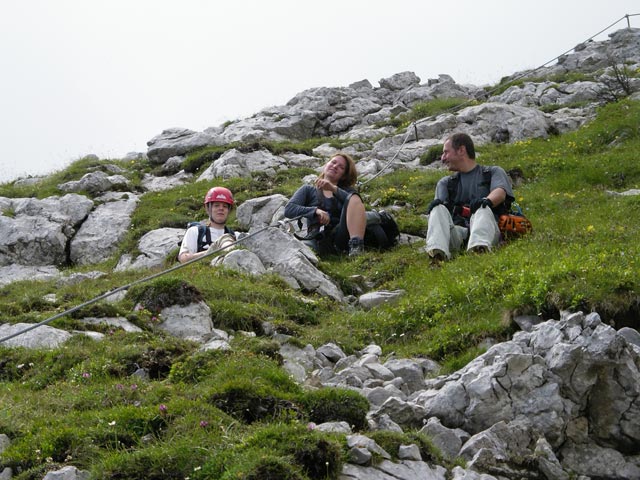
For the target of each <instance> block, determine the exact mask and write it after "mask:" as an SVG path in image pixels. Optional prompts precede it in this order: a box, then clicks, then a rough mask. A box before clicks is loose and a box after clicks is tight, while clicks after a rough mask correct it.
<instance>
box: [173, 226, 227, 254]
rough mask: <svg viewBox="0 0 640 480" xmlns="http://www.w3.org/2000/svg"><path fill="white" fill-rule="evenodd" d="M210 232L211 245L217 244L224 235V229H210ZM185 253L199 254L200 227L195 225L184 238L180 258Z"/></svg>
mask: <svg viewBox="0 0 640 480" xmlns="http://www.w3.org/2000/svg"><path fill="white" fill-rule="evenodd" d="M209 232H211V243H213V242H215V241H216V240H217V239H219V238H220V237H221V236H222V235H224V228H213V227H209ZM183 253H198V226H197V225H194V226H193V227H189V228H188V229H187V231H186V233H185V234H184V238H183V239H182V244H181V245H180V252H179V253H178V256H180V255H182V254H183Z"/></svg>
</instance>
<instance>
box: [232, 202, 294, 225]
mask: <svg viewBox="0 0 640 480" xmlns="http://www.w3.org/2000/svg"><path fill="white" fill-rule="evenodd" d="M287 201H288V199H287V197H285V196H284V195H280V194H275V195H269V196H266V197H257V198H252V199H249V200H247V201H246V202H243V203H242V205H240V206H239V207H238V210H237V211H236V220H237V221H238V224H239V225H240V227H241V228H244V229H247V230H248V229H249V228H254V229H255V228H259V227H264V226H266V225H272V224H274V223H275V222H277V221H279V220H281V219H283V218H284V207H285V205H286V204H287Z"/></svg>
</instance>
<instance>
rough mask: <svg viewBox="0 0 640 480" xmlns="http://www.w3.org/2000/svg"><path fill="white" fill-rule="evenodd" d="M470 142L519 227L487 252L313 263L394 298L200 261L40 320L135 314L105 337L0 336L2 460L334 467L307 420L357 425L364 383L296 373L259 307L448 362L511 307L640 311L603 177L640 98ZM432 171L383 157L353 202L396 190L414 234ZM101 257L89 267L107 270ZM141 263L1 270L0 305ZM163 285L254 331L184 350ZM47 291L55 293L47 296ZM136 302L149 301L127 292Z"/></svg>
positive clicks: (150, 211)
mask: <svg viewBox="0 0 640 480" xmlns="http://www.w3.org/2000/svg"><path fill="white" fill-rule="evenodd" d="M312 143H313V142H312ZM269 147H270V148H278V147H279V146H278V145H269ZM280 148H282V146H280ZM288 148H296V147H295V146H291V145H289V146H288ZM297 148H300V149H302V148H303V146H297ZM478 152H479V156H478V161H479V163H483V164H498V165H501V166H502V167H504V168H505V169H506V170H510V169H513V168H519V169H521V170H522V172H523V176H524V180H523V182H522V184H520V185H518V186H517V187H516V189H515V193H516V197H517V201H518V202H519V203H520V205H521V206H522V207H523V209H524V211H525V213H526V215H527V216H528V217H529V219H530V220H531V221H532V223H533V225H534V232H533V233H532V234H531V235H530V236H528V237H526V238H522V239H520V240H517V241H512V242H510V243H508V244H506V245H504V246H503V247H502V248H500V249H499V250H497V251H495V252H494V253H491V254H486V255H470V254H466V253H463V254H460V255H458V256H456V257H455V258H454V259H453V260H452V261H450V262H447V263H445V264H443V265H442V266H441V267H440V268H433V267H432V266H431V265H430V263H429V261H428V259H427V257H426V254H425V253H424V252H423V246H424V243H423V242H420V243H416V244H413V245H408V246H401V247H397V248H396V249H394V250H393V251H390V252H385V253H380V252H367V253H366V254H365V255H363V256H361V257H357V258H355V259H347V258H345V257H333V258H326V259H323V261H322V262H321V265H320V268H321V269H322V270H323V271H325V272H326V273H328V274H329V275H331V276H332V277H334V278H335V279H337V280H338V282H339V283H340V285H341V286H342V288H343V290H344V291H345V292H346V293H350V292H353V293H357V292H358V284H359V282H360V280H357V279H355V278H354V275H361V276H362V277H364V279H365V281H368V282H371V283H372V284H374V289H390V290H392V289H404V290H405V291H406V294H405V295H404V297H402V299H401V300H400V301H399V302H398V303H396V304H393V305H386V306H383V307H379V308H377V309H374V310H372V311H363V310H361V309H359V308H357V307H347V306H343V305H337V304H335V303H333V302H331V301H330V300H327V299H323V298H317V297H309V296H305V295H304V294H303V293H301V292H297V291H294V290H291V289H290V288H288V287H287V286H286V285H285V284H284V282H282V281H281V280H280V279H279V278H277V277H275V276H265V277H262V278H251V277H248V276H245V275H242V274H240V273H237V272H234V271H228V270H222V269H212V268H211V267H209V266H208V265H207V264H206V263H205V262H200V263H196V264H193V265H190V266H188V267H186V268H184V269H181V270H178V271H176V272H174V273H172V274H171V275H170V276H169V277H164V278H161V279H159V280H156V281H154V282H151V283H150V284H148V285H143V286H140V287H138V288H135V289H132V291H130V292H129V294H128V296H127V298H126V299H125V300H123V301H122V302H120V303H117V304H97V305H93V306H90V307H87V308H86V309H84V310H83V311H80V312H76V313H75V314H74V315H73V316H72V318H69V317H67V318H63V319H60V320H58V321H56V322H54V324H53V326H57V327H60V328H66V329H77V330H83V329H86V328H87V327H85V326H84V325H83V324H81V323H79V322H78V320H77V319H78V318H82V317H83V316H105V315H109V316H111V315H116V314H118V315H121V316H126V317H128V318H129V319H130V320H131V321H133V322H134V323H136V324H137V325H139V326H141V327H142V328H143V329H144V330H145V331H144V333H140V334H133V333H125V332H122V331H110V330H109V331H105V333H107V334H108V335H107V337H106V339H105V340H104V341H102V342H99V343H97V342H94V341H91V340H89V339H87V338H82V337H76V338H74V339H72V340H71V341H69V342H67V344H66V345H65V346H64V347H62V348H59V349H56V350H53V351H49V352H34V351H29V350H22V349H7V348H3V347H1V346H0V433H5V434H7V435H8V436H9V437H10V438H11V439H12V444H11V446H10V448H9V449H8V450H7V451H6V452H5V454H4V455H3V456H2V457H0V465H4V466H11V467H12V468H13V469H14V475H15V478H17V479H21V480H25V479H40V478H42V476H43V472H45V471H46V470H48V469H51V468H54V467H59V466H60V465H61V464H73V465H77V466H79V467H81V468H85V469H89V470H91V472H92V475H93V477H94V478H127V479H136V478H140V479H142V478H145V479H155V478H158V479H160V478H162V479H167V478H175V479H178V478H179V479H183V478H187V477H188V478H191V479H204V478H223V479H231V478H245V479H253V478H255V479H257V478H262V479H264V478H291V479H294V478H300V479H303V478H336V472H338V471H339V466H340V463H341V461H342V456H343V454H344V451H343V450H344V442H343V441H342V439H341V438H340V436H338V435H326V434H322V435H321V434H319V433H318V432H315V431H313V430H312V429H309V428H307V424H308V422H316V423H318V422H321V421H325V420H327V419H340V420H343V419H344V420H346V421H348V422H349V423H350V424H352V425H356V426H360V427H363V425H364V423H363V415H364V412H365V411H366V409H367V406H366V401H365V402H364V404H363V402H362V399H361V398H359V397H357V396H356V395H355V394H352V392H347V391H340V390H337V391H333V392H331V393H325V392H322V391H320V392H309V391H305V390H303V389H302V388H301V387H300V386H298V385H296V384H295V383H294V382H293V381H292V380H291V379H290V378H289V377H288V376H287V375H286V373H285V372H284V370H283V369H282V368H281V366H280V362H281V359H280V357H279V355H278V345H277V344H276V343H275V342H274V341H273V340H271V339H269V338H267V337H265V336H262V333H263V332H262V322H264V321H269V322H271V323H272V324H273V325H275V326H276V328H277V329H278V331H280V332H282V333H287V334H290V335H293V336H294V340H293V341H295V342H297V343H299V344H300V345H305V344H307V343H311V344H313V345H314V346H319V345H321V344H324V343H326V342H335V343H337V344H339V345H340V346H341V347H342V348H343V349H344V350H345V351H346V352H352V351H354V350H357V349H360V348H362V347H364V346H366V345H367V344H369V343H376V344H378V345H381V346H382V348H383V352H384V355H390V354H391V353H395V355H396V356H398V357H409V356H426V357H429V358H432V359H434V360H437V361H439V362H441V363H442V364H443V366H444V371H453V370H455V369H457V368H460V367H461V366H463V365H464V364H465V363H466V362H468V361H469V360H471V359H473V358H474V357H475V356H477V355H478V354H480V353H482V351H483V347H482V345H485V344H486V342H485V341H486V340H487V339H491V340H492V341H502V340H505V339H508V338H509V336H510V335H511V334H512V333H513V332H514V331H515V329H516V327H515V326H514V323H513V321H512V319H513V316H514V315H517V314H529V315H541V316H543V317H544V318H552V317H554V318H557V315H558V312H559V311H560V310H583V311H592V310H594V311H597V312H598V313H600V315H601V316H602V317H603V319H604V321H606V322H608V323H611V324H612V325H615V326H616V327H622V326H633V327H635V328H637V327H638V322H639V321H640V320H639V319H640V314H639V313H640V312H639V310H640V297H639V295H638V287H639V274H638V259H639V258H640V252H639V250H640V246H639V242H638V237H639V234H640V226H639V222H638V219H639V218H640V215H639V214H638V208H639V207H640V196H614V195H611V194H609V193H607V191H617V192H620V191H625V190H628V189H632V188H636V189H637V188H640V162H639V161H638V152H640V103H639V102H631V101H622V102H619V103H615V104H609V105H607V106H605V107H603V108H602V109H601V110H600V111H599V113H598V117H597V119H596V120H595V121H593V122H591V123H590V124H589V125H587V126H585V127H583V128H582V129H581V130H579V131H577V132H574V133H571V134H567V135H562V136H558V137H552V138H550V139H548V140H531V141H526V142H518V143H516V144H511V145H489V146H485V147H481V148H479V149H478ZM205 155H209V157H205V160H206V159H207V158H209V160H207V161H208V162H210V161H211V152H200V153H196V154H194V155H193V157H192V159H191V162H192V164H193V165H196V167H194V169H197V168H200V169H202V168H205V167H206V166H207V164H208V163H207V161H204V160H202V161H200V160H201V158H202V156H205ZM89 163H91V162H88V161H84V160H83V161H80V162H77V163H76V164H74V165H72V166H71V167H69V169H67V170H65V171H64V172H59V173H57V174H56V175H54V176H52V177H51V178H50V179H49V180H47V181H46V182H45V184H44V185H40V186H39V187H38V188H37V190H36V189H34V188H33V187H22V188H20V189H18V188H16V187H13V186H11V185H3V186H0V196H12V197H14V196H30V195H33V196H39V197H43V196H47V195H52V194H59V192H58V191H57V190H56V189H55V185H56V184H57V183H60V182H61V181H63V179H64V180H71V179H77V178H79V177H80V176H81V175H82V174H83V173H84V172H85V171H86V168H88V167H89V166H92V165H89ZM121 166H123V167H125V168H127V169H128V170H129V171H130V173H129V176H130V177H131V178H132V179H133V180H134V181H136V179H137V181H139V179H140V177H141V174H142V172H144V171H148V170H149V169H150V167H149V165H146V164H144V163H137V162H134V163H133V164H124V163H122V162H121ZM307 173H309V171H306V170H291V171H288V172H283V173H281V174H280V175H279V176H278V177H277V178H275V179H271V180H268V181H267V179H265V178H253V179H234V180H232V181H229V182H227V183H225V185H226V186H228V187H229V188H231V189H232V190H233V191H234V192H235V193H236V195H237V198H238V200H239V201H240V202H242V201H244V200H246V199H247V198H250V197H256V196H260V195H267V194H271V193H283V194H285V195H291V194H292V193H293V191H294V190H295V188H297V187H298V186H299V183H300V179H301V178H302V176H304V175H305V174H307ZM445 174H446V173H445V172H436V171H425V172H416V171H414V172H409V171H399V172H396V173H393V174H389V175H386V176H382V177H380V178H378V179H377V180H375V181H374V182H372V183H370V184H368V185H367V186H366V189H365V190H364V191H363V194H364V197H365V200H366V201H367V202H369V203H373V202H374V201H377V200H380V201H381V204H382V205H392V204H395V205H397V206H399V207H400V209H399V210H398V213H397V218H398V221H399V224H400V227H401V230H402V231H403V232H406V233H412V234H414V235H424V231H425V229H426V219H425V217H424V215H423V214H424V212H425V209H426V205H427V204H428V203H429V201H430V200H431V198H432V197H433V191H434V187H435V184H436V182H437V180H438V179H439V178H440V177H441V176H442V175H445ZM205 190H206V186H205V185H204V184H195V183H194V184H191V185H187V186H184V187H180V188H176V189H174V190H171V191H168V192H162V193H153V194H147V195H145V196H144V197H142V199H141V202H140V206H139V208H138V210H137V212H136V213H135V215H134V219H133V227H132V229H131V232H130V237H129V238H128V240H127V241H126V242H125V245H124V246H123V251H130V250H132V249H134V248H135V244H136V241H137V239H138V238H140V236H141V235H143V234H144V233H145V232H147V231H149V230H152V229H155V228H159V227H162V226H180V227H181V226H183V225H184V224H185V222H186V221H187V220H190V219H193V218H201V217H202V209H201V197H202V195H203V194H204V191H205ZM4 213H5V214H11V212H4ZM116 260H117V259H113V260H111V261H110V262H106V263H105V264H104V265H98V266H97V267H96V266H94V267H91V269H92V270H93V269H96V268H98V269H102V270H105V271H109V268H111V267H113V266H114V265H115V262H116ZM171 262H173V260H172V259H171V260H168V263H167V264H168V265H169V264H172V263H171ZM88 269H89V268H88V267H83V268H74V269H73V271H80V270H88ZM141 276H142V275H141V273H140V272H138V273H131V272H129V273H116V274H110V275H109V276H108V278H104V279H98V280H94V281H86V282H83V283H82V284H79V285H73V286H63V287H59V286H57V285H56V284H55V282H19V283H14V284H11V285H9V286H7V287H5V288H3V289H2V290H0V319H2V321H4V322H11V323H15V322H36V321H40V320H43V319H45V318H47V317H49V316H51V315H53V314H55V313H57V312H59V311H62V310H64V309H67V308H70V307H73V306H75V305H77V304H79V303H82V302H84V301H86V300H88V299H90V298H92V297H93V296H96V295H98V294H101V293H104V292H106V291H108V290H110V289H113V288H115V287H117V286H120V285H123V284H126V283H129V282H131V281H133V280H135V279H137V278H140V277H141ZM177 287H182V288H181V289H180V290H181V291H183V292H184V291H186V292H192V293H193V294H196V295H197V294H200V295H202V297H203V298H204V299H205V301H206V302H207V303H208V304H209V306H210V307H211V309H212V312H213V321H214V325H215V326H216V327H217V328H223V329H227V330H243V331H254V332H256V333H257V334H258V335H257V337H255V338H251V337H248V336H244V335H236V337H235V339H234V341H233V342H232V346H233V351H231V352H209V353H198V352H197V345H195V344H192V343H189V342H184V341H181V340H176V339H173V338H170V337H166V336H164V335H162V334H161V333H159V332H158V331H157V330H156V328H155V324H156V323H157V309H158V308H159V304H158V303H157V302H156V301H154V299H158V298H160V294H161V293H162V292H166V291H169V290H175V289H177ZM194 292H195V293H194ZM50 293H55V294H56V295H57V300H56V301H55V302H48V301H45V300H43V296H45V295H47V294H50ZM139 301H142V302H143V303H144V306H145V309H144V310H141V311H140V310H139V311H134V306H135V304H136V303H138V302H139ZM138 367H143V368H147V369H148V370H149V371H150V372H151V376H152V379H151V381H148V382H146V381H141V380H136V378H137V377H135V376H131V374H132V373H133V372H134V371H135V370H136V369H137V368H138ZM255 405H259V406H260V407H261V408H259V409H254V406H255ZM321 406H325V407H326V408H321ZM376 435H377V440H378V441H379V442H380V443H381V444H383V445H392V444H396V443H398V444H399V443H407V442H408V441H409V442H412V443H418V444H419V445H421V446H422V448H423V458H425V459H428V458H434V456H437V452H433V451H432V450H431V447H430V444H429V441H428V439H426V438H424V437H422V436H420V435H418V434H417V433H412V432H409V433H406V434H405V435H398V434H390V433H386V434H381V433H377V434H376ZM388 451H397V449H395V450H394V449H391V448H390V449H389V450H388ZM0 470H1V468H0Z"/></svg>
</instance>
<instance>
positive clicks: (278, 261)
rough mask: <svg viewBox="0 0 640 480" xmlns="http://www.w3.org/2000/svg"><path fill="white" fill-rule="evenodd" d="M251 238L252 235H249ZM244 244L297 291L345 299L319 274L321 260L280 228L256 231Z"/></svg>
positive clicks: (334, 286)
mask: <svg viewBox="0 0 640 480" xmlns="http://www.w3.org/2000/svg"><path fill="white" fill-rule="evenodd" d="M249 233H250V234H251V232H249ZM243 244H244V245H245V246H246V247H247V248H248V249H249V250H251V251H252V252H253V253H255V254H256V255H257V256H258V257H259V258H260V260H261V261H262V263H263V265H264V266H265V267H267V269H268V270H270V271H273V272H276V273H278V274H279V275H280V276H282V277H283V278H284V280H285V281H287V283H289V285H291V286H292V287H293V288H301V289H303V290H306V291H309V292H316V293H319V294H320V295H324V296H328V297H330V298H333V299H334V300H337V301H344V295H343V293H342V291H341V290H340V289H339V288H338V286H337V285H336V284H335V283H334V282H333V280H332V279H331V278H329V277H328V276H327V275H325V274H324V273H322V272H321V271H320V270H318V269H317V268H316V267H315V265H317V263H318V259H317V257H316V256H315V254H314V253H313V252H312V251H311V249H309V247H307V246H306V245H305V244H304V243H302V242H301V241H299V240H297V239H296V238H295V237H293V236H292V235H289V234H288V233H285V232H283V231H282V230H280V229H279V228H275V227H268V228H265V229H263V230H261V231H256V233H255V235H253V236H251V237H248V238H247V240H245V241H244V242H243Z"/></svg>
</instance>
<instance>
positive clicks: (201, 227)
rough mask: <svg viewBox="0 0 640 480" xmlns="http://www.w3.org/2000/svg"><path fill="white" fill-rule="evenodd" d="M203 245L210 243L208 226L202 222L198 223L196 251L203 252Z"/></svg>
mask: <svg viewBox="0 0 640 480" xmlns="http://www.w3.org/2000/svg"><path fill="white" fill-rule="evenodd" d="M205 245H211V231H210V230H209V227H208V226H207V225H205V224H204V223H199V224H198V251H199V252H203V251H205V250H206V248H204V246H205Z"/></svg>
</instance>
